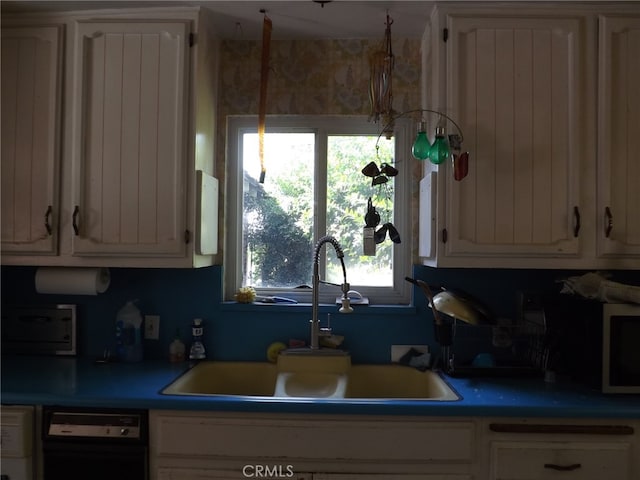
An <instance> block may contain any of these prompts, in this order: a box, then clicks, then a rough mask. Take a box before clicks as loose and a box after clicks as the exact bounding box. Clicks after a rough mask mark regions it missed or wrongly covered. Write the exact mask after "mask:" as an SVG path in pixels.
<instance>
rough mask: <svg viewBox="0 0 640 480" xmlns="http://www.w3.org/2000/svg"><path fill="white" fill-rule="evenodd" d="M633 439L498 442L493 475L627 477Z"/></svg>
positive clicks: (528, 479)
mask: <svg viewBox="0 0 640 480" xmlns="http://www.w3.org/2000/svg"><path fill="white" fill-rule="evenodd" d="M630 455H631V445H630V444H629V443H607V442H593V443H579V442H495V443H493V444H492V445H491V467H492V476H491V478H492V479H496V480H499V479H504V480H507V479H513V480H516V479H517V480H538V479H543V478H552V477H553V476H555V475H560V474H562V478H563V479H580V480H601V479H602V478H605V477H607V478H616V479H627V478H631V477H630V476H629V475H630V472H629V470H630V467H631V465H630V462H629V459H630Z"/></svg>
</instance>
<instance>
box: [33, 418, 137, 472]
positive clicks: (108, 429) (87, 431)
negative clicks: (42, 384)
mask: <svg viewBox="0 0 640 480" xmlns="http://www.w3.org/2000/svg"><path fill="white" fill-rule="evenodd" d="M148 425H149V420H148V412H147V411H146V410H132V409H111V408H91V409H89V408H68V407H44V408H43V432H42V450H43V457H42V458H43V476H44V480H57V479H65V480H87V479H92V480H148V478H149V467H148V462H149V459H148V457H149V454H148V443H149V428H148Z"/></svg>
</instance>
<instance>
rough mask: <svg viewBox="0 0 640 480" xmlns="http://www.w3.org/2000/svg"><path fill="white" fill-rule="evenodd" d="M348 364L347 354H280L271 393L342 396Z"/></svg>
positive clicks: (320, 396)
mask: <svg viewBox="0 0 640 480" xmlns="http://www.w3.org/2000/svg"><path fill="white" fill-rule="evenodd" d="M350 368H351V357H349V356H348V355H343V356H320V355H308V356H307V355H295V354H289V355H287V354H284V355H280V356H279V357H278V379H277V381H276V390H275V394H274V396H276V397H311V398H344V396H345V392H346V390H347V383H348V375H347V374H348V372H349V369H350Z"/></svg>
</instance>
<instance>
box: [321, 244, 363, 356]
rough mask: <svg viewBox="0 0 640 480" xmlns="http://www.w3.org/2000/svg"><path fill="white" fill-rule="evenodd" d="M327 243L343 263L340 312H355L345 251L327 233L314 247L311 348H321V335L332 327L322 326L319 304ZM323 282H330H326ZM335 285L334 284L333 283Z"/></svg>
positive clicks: (328, 333)
mask: <svg viewBox="0 0 640 480" xmlns="http://www.w3.org/2000/svg"><path fill="white" fill-rule="evenodd" d="M325 243H329V244H331V245H333V248H334V249H335V251H336V256H337V257H338V259H339V260H340V264H341V265H342V274H343V277H344V282H343V283H342V285H340V287H341V289H342V307H340V310H339V312H340V313H351V312H353V308H351V305H350V304H349V296H348V292H349V283H347V269H346V268H345V266H344V252H343V251H342V247H341V246H340V244H339V243H338V241H337V240H336V239H335V238H334V237H332V236H330V235H326V236H324V237H322V238H321V239H320V240H318V243H316V246H315V248H314V249H313V292H312V297H311V350H318V349H319V348H320V337H321V336H328V335H331V329H330V328H328V327H327V328H322V329H321V328H320V321H319V319H318V304H319V303H320V301H319V292H318V287H319V286H320V283H321V280H320V273H319V268H320V250H321V249H322V246H323V245H324V244H325ZM322 283H329V282H324V281H322ZM332 285H333V284H332Z"/></svg>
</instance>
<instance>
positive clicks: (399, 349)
mask: <svg viewBox="0 0 640 480" xmlns="http://www.w3.org/2000/svg"><path fill="white" fill-rule="evenodd" d="M412 348H413V349H415V350H416V351H418V352H420V353H428V352H429V345H391V363H398V362H399V361H400V359H401V358H402V357H403V356H404V355H405V354H406V353H407V352H408V351H409V350H411V349H412Z"/></svg>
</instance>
